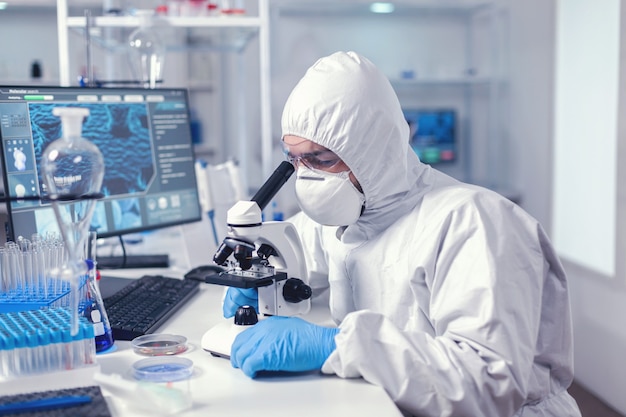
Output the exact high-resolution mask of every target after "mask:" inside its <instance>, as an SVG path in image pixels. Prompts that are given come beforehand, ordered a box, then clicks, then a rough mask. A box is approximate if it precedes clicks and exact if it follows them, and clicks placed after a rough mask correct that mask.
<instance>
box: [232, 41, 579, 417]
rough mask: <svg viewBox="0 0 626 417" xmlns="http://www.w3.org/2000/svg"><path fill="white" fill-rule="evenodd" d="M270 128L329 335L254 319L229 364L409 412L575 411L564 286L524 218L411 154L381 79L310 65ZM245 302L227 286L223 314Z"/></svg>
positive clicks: (345, 64) (327, 61)
mask: <svg viewBox="0 0 626 417" xmlns="http://www.w3.org/2000/svg"><path fill="white" fill-rule="evenodd" d="M282 129H283V135H282V141H283V145H284V147H285V151H286V154H287V158H288V160H289V161H290V162H291V163H292V164H293V165H294V167H295V169H296V173H297V178H296V181H295V191H296V199H297V201H298V205H299V206H300V208H301V209H302V213H301V214H299V215H297V216H296V217H295V218H293V219H291V220H293V222H294V224H295V226H296V229H297V230H298V232H299V233H300V235H301V238H302V242H303V245H304V249H305V250H304V252H305V256H306V263H307V269H308V274H309V277H308V278H309V283H310V284H311V285H312V287H313V289H314V292H319V291H320V290H322V289H323V288H324V286H325V285H327V286H328V288H329V303H330V309H331V313H332V315H333V318H334V319H335V320H336V322H337V324H338V328H328V327H322V326H318V325H315V324H313V323H309V322H307V321H306V320H303V319H301V318H297V317H270V318H267V319H265V320H262V321H259V323H258V324H256V325H255V326H252V327H251V328H250V329H248V330H246V331H244V332H242V333H240V334H239V336H237V338H236V339H235V342H234V343H233V345H232V348H231V363H232V364H233V366H235V367H238V368H241V369H242V370H243V372H245V373H246V374H247V375H249V376H251V377H255V376H256V375H257V373H258V372H259V371H261V370H265V371H268V370H269V371H303V370H313V369H321V370H322V372H325V373H329V374H336V375H338V376H340V377H346V378H353V377H354V378H356V377H362V378H364V379H365V380H366V381H369V382H371V383H373V384H376V385H380V386H381V387H383V388H384V389H385V390H386V392H387V393H388V394H389V395H390V397H391V398H392V399H393V400H394V402H395V403H396V404H397V405H398V407H399V408H400V409H401V410H402V411H403V412H405V413H407V414H413V415H419V416H433V417H435V416H436V417H445V416H481V417H508V416H518V417H519V416H523V417H534V416H546V417H547V416H550V417H579V416H580V411H579V410H578V407H577V405H576V402H575V401H574V399H573V398H572V397H571V396H570V395H569V394H568V393H567V387H568V386H569V384H570V383H571V382H572V378H573V372H572V346H571V345H572V328H571V320H570V314H569V299H568V290H567V282H566V278H565V274H564V272H563V268H562V267H561V265H560V263H559V261H558V258H557V256H556V254H555V253H554V250H553V249H552V246H551V245H550V242H549V240H548V238H547V237H546V235H545V233H544V231H543V229H542V228H541V226H540V225H539V224H538V223H537V222H536V221H535V220H534V219H533V218H532V217H531V216H529V215H528V214H527V213H525V212H524V211H523V210H522V209H521V208H520V207H519V206H517V205H515V204H513V203H512V202H510V201H509V200H507V199H505V198H504V197H502V196H500V195H498V194H496V193H495V192H493V191H489V190H487V189H484V188H480V187H476V186H473V185H468V184H463V183H461V182H459V181H457V180H455V179H453V178H451V177H449V176H447V175H445V174H443V173H441V172H439V171H436V170H434V169H432V168H431V167H430V166H428V165H425V164H423V163H421V162H420V161H419V159H418V157H417V155H416V154H415V153H414V152H413V151H412V150H411V149H410V148H409V145H408V142H409V126H408V124H407V123H406V120H405V119H404V115H403V113H402V110H401V108H400V103H399V101H398V98H397V96H396V95H395V92H394V91H393V88H392V87H391V84H390V83H389V81H388V80H387V79H386V77H385V76H384V75H383V74H382V73H381V72H380V71H379V70H378V69H377V68H376V67H375V66H374V65H373V64H372V63H371V62H370V61H369V60H367V59H366V58H364V57H362V56H359V55H358V54H356V53H353V52H348V53H343V52H340V53H336V54H333V55H331V56H328V57H325V58H322V59H320V60H318V61H317V62H316V63H315V64H314V65H313V66H312V67H311V68H309V70H308V71H307V73H306V74H305V75H304V77H303V78H302V79H301V80H300V82H299V83H298V84H297V85H296V87H295V88H294V90H293V91H292V93H291V95H290V96H289V98H288V100H287V103H286V104H285V109H284V111H283V117H282ZM322 225H324V226H322ZM255 297H256V295H255V294H254V293H252V294H251V293H249V292H243V291H238V290H237V289H229V291H228V292H227V294H226V297H225V299H224V300H225V301H224V304H223V309H224V313H225V316H227V317H228V316H231V315H232V314H234V311H235V308H236V307H237V306H238V305H242V303H250V302H254V301H255ZM304 318H305V319H306V317H304Z"/></svg>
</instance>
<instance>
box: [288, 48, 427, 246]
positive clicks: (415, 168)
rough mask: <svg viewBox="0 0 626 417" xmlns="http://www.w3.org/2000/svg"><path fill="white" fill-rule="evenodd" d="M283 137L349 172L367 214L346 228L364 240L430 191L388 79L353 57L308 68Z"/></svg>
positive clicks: (296, 90) (292, 99)
mask: <svg viewBox="0 0 626 417" xmlns="http://www.w3.org/2000/svg"><path fill="white" fill-rule="evenodd" d="M282 134H283V137H284V136H285V135H294V136H299V137H302V138H304V139H308V140H310V141H312V142H315V143H317V144H319V145H322V146H324V147H326V148H328V149H330V150H332V151H333V152H335V153H336V154H337V155H338V156H339V157H340V158H341V159H342V160H343V161H344V162H345V163H346V165H348V167H349V168H350V169H351V170H352V173H353V174H354V176H355V177H356V179H357V180H358V181H359V183H360V184H361V187H362V189H363V193H364V194H365V210H364V212H363V214H362V215H361V217H360V219H359V221H358V222H357V223H356V224H355V225H354V227H350V228H349V229H350V230H351V233H357V234H358V235H361V238H363V237H365V238H367V237H371V236H373V235H376V234H378V233H380V231H381V230H384V229H385V228H387V227H388V226H389V225H390V224H391V223H392V222H393V221H394V220H396V219H397V218H398V217H400V216H402V215H404V214H406V213H407V212H408V211H410V210H411V209H412V208H413V207H415V205H416V204H417V202H418V201H419V199H421V198H422V196H423V193H424V192H425V191H427V189H428V186H427V184H426V183H427V182H428V181H427V180H426V178H427V177H428V172H429V170H430V167H429V166H427V165H425V164H422V163H421V162H420V161H419V158H418V157H417V155H416V154H415V153H414V152H413V151H412V150H411V149H410V147H409V126H408V123H407V121H406V119H405V118H404V114H403V112H402V109H401V107H400V102H399V101H398V98H397V96H396V94H395V92H394V90H393V88H392V86H391V84H390V82H389V80H388V79H387V77H386V76H385V75H384V74H383V73H382V72H381V71H380V70H379V69H378V68H376V67H375V66H374V64H373V63H372V62H371V61H369V60H368V59H367V58H365V57H363V56H361V55H359V54H357V53H355V52H337V53H334V54H332V55H330V56H327V57H324V58H321V59H319V60H318V61H317V62H316V63H315V64H314V65H313V66H311V67H310V68H309V69H308V71H307V72H306V74H305V75H304V77H303V78H302V79H301V80H300V81H299V83H298V84H297V85H296V87H295V88H294V89H293V91H292V92H291V94H290V96H289V98H288V99H287V102H286V104H285V107H284V111H283V116H282ZM416 188H417V189H419V192H415V191H412V190H413V189H416ZM359 231H360V233H359Z"/></svg>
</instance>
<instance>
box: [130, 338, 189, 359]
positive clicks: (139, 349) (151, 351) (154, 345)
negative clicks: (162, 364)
mask: <svg viewBox="0 0 626 417" xmlns="http://www.w3.org/2000/svg"><path fill="white" fill-rule="evenodd" d="M131 346H132V347H133V350H134V351H135V353H137V354H139V355H143V356H165V355H177V354H179V353H182V352H185V351H186V350H187V338H186V337H185V336H179V335H175V334H146V335H143V336H139V337H136V338H134V339H133V340H132V341H131Z"/></svg>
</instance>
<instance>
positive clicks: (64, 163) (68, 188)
mask: <svg viewBox="0 0 626 417" xmlns="http://www.w3.org/2000/svg"><path fill="white" fill-rule="evenodd" d="M52 114H53V115H55V116H57V117H60V118H61V127H62V131H63V134H62V136H61V138H59V139H56V140H54V141H52V142H50V143H49V144H48V146H47V147H46V148H45V150H44V152H43V155H42V159H41V170H42V176H43V182H44V194H45V195H47V196H48V197H49V198H50V199H51V203H52V208H53V210H54V215H55V217H56V220H57V223H58V226H59V230H60V232H61V236H62V237H63V241H64V242H65V248H66V250H67V255H68V256H67V260H66V261H65V262H64V263H63V265H62V266H61V268H60V271H59V277H61V278H62V279H63V280H65V281H68V282H69V283H70V307H71V311H72V318H71V329H72V335H76V334H77V332H78V320H79V319H78V315H79V301H80V300H79V298H80V292H79V286H80V281H81V278H84V277H87V276H88V273H89V270H88V266H87V263H86V261H85V259H84V248H85V244H86V241H87V238H88V236H89V225H90V223H91V218H92V216H93V211H94V208H95V204H96V197H97V196H99V195H100V188H101V186H102V179H103V177H104V160H103V158H102V154H101V153H100V150H99V149H98V147H97V146H96V145H94V144H93V143H91V142H90V141H88V140H87V139H84V138H83V137H82V122H83V119H84V118H85V117H86V116H88V115H89V109H87V108H78V107H54V108H53V109H52Z"/></svg>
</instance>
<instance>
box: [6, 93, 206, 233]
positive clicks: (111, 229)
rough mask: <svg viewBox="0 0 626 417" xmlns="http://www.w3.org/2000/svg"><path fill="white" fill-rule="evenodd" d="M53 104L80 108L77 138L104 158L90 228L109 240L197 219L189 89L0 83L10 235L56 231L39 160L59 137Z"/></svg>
mask: <svg viewBox="0 0 626 417" xmlns="http://www.w3.org/2000/svg"><path fill="white" fill-rule="evenodd" d="M55 107H83V108H87V109H89V116H87V117H86V118H85V119H84V121H83V128H82V137H83V138H85V139H87V140H89V141H91V142H92V143H94V144H95V145H96V146H97V147H98V148H99V149H100V152H101V153H102V156H103V158H104V165H105V172H104V180H103V183H102V189H101V191H102V194H103V198H102V199H100V200H98V202H97V203H96V208H95V210H94V215H93V219H92V222H91V227H90V229H91V230H95V231H97V232H98V236H101V237H108V236H114V235H122V234H126V233H132V232H139V231H144V230H150V229H156V228H161V227H167V226H173V225H177V224H182V223H189V222H194V221H198V220H200V219H201V210H200V204H199V199H198V191H197V186H196V176H195V170H194V154H193V145H192V141H191V130H190V124H189V105H188V95H187V90H184V89H155V90H147V89H139V88H137V89H132V88H119V89H118V88H110V89H109V88H79V87H10V86H0V139H1V144H2V166H3V168H2V169H3V172H2V175H3V179H4V186H5V194H7V196H8V197H10V198H11V200H12V201H10V202H9V203H7V208H8V213H9V230H8V234H7V238H8V239H13V240H15V239H17V238H18V237H19V236H23V237H25V238H28V239H30V238H31V236H32V235H33V234H34V233H40V234H45V233H47V232H49V231H50V232H58V226H57V223H56V220H55V217H54V213H53V210H52V207H51V206H50V204H48V203H45V202H41V201H39V200H31V199H22V200H20V199H19V197H23V196H43V195H44V187H43V177H42V173H41V169H40V159H41V156H42V154H43V152H44V150H45V148H46V146H47V145H48V144H49V143H51V142H52V141H54V140H56V139H58V138H60V137H61V135H62V129H61V120H60V118H58V117H56V116H54V115H53V114H52V109H53V108H55Z"/></svg>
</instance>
